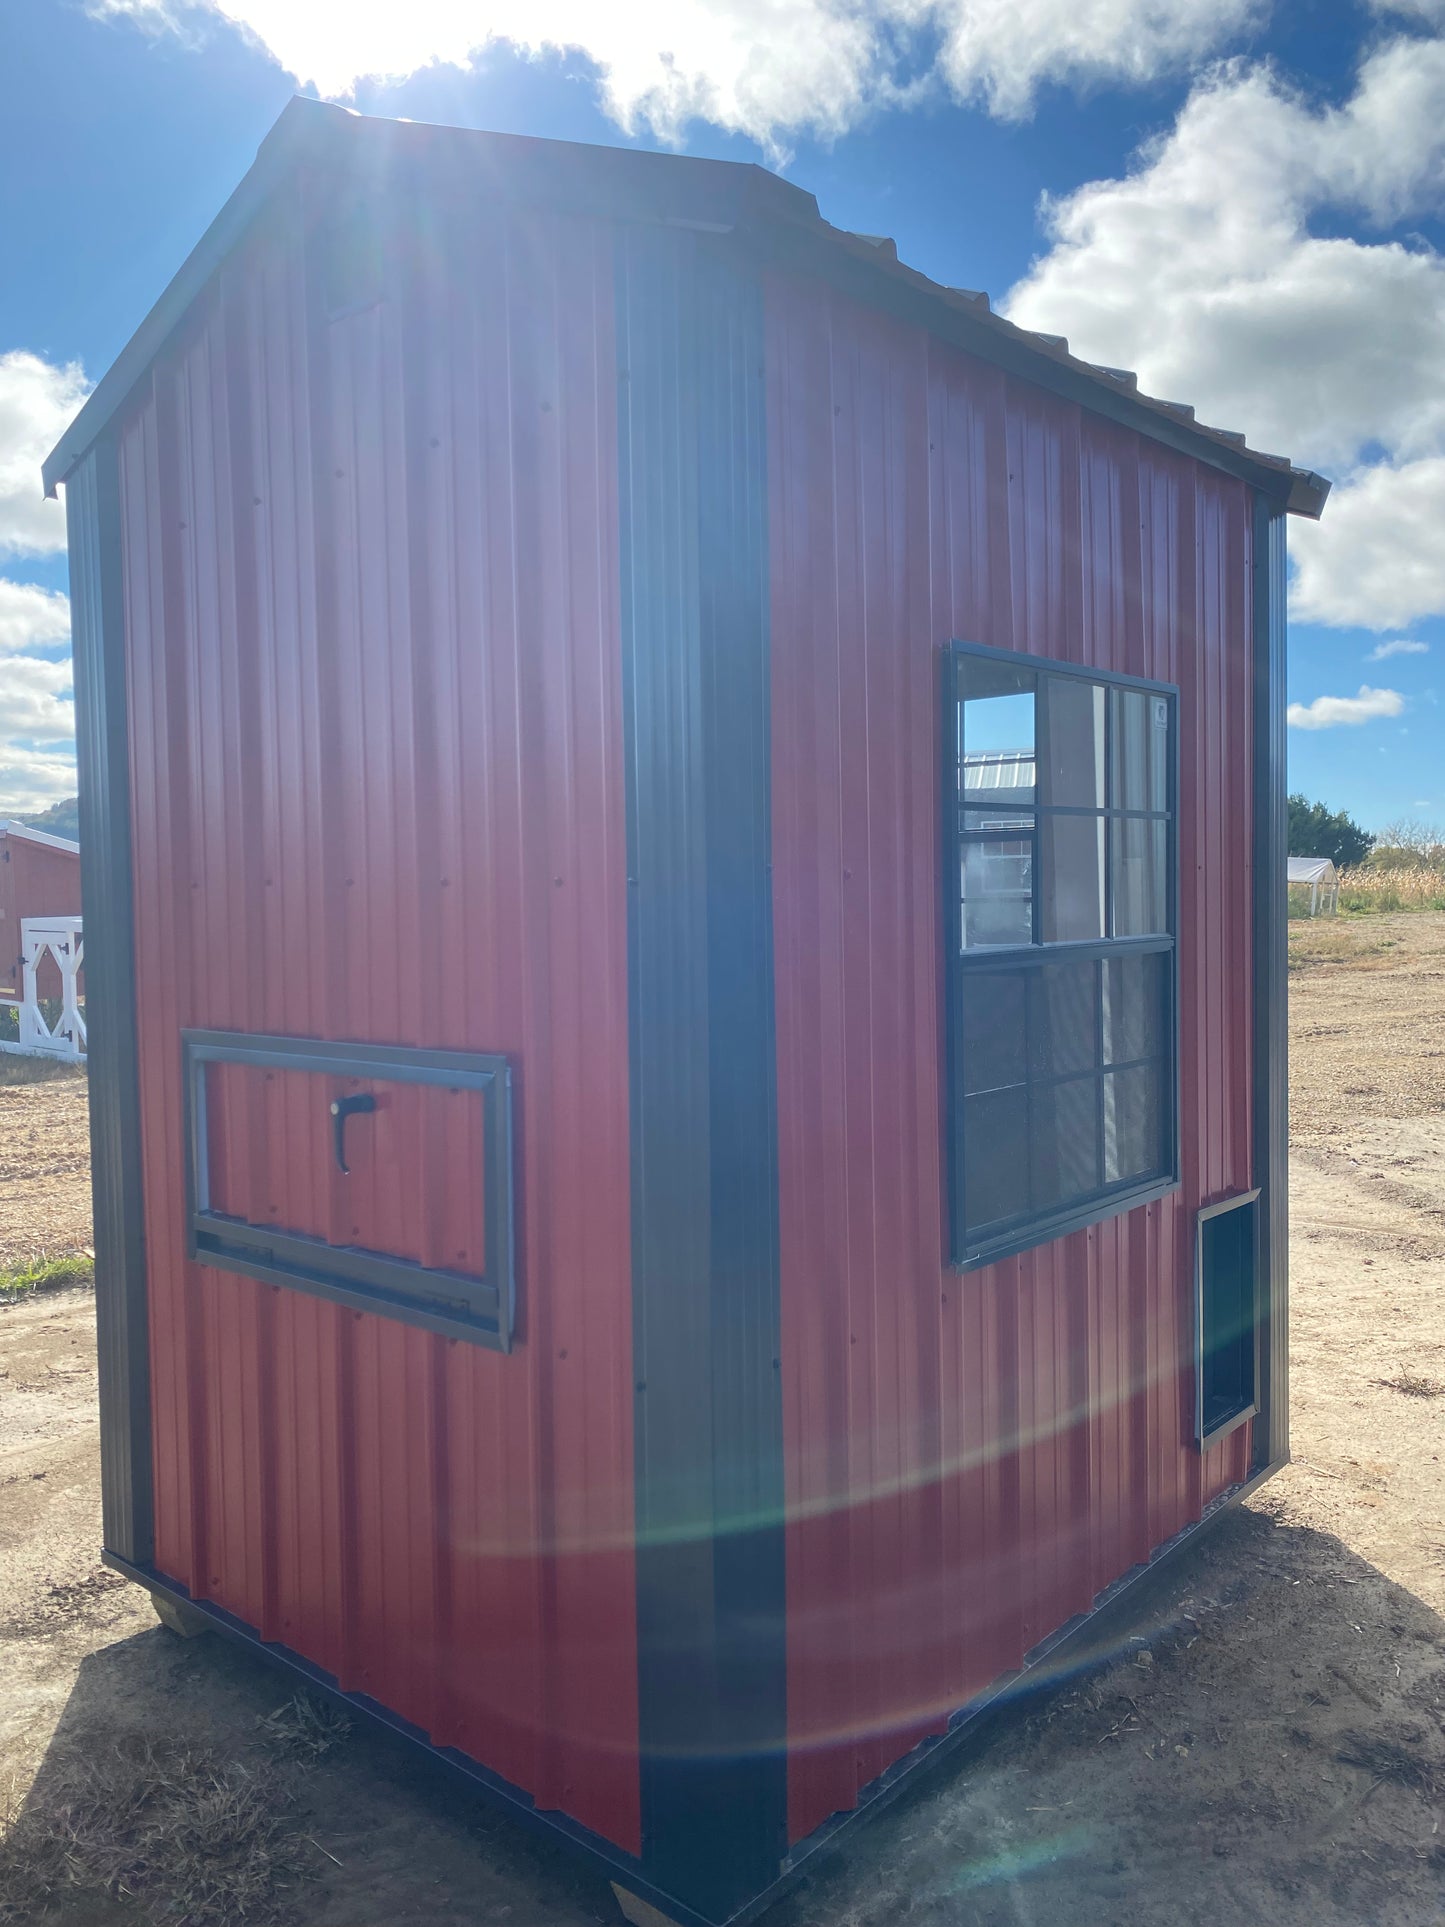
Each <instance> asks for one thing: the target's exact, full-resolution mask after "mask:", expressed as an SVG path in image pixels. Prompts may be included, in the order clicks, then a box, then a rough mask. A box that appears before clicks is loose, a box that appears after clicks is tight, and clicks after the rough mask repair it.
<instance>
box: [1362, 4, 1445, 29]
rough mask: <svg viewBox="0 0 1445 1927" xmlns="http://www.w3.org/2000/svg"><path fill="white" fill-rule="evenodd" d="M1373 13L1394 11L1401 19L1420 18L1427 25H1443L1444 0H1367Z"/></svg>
mask: <svg viewBox="0 0 1445 1927" xmlns="http://www.w3.org/2000/svg"><path fill="white" fill-rule="evenodd" d="M1369 4H1370V10H1371V12H1373V13H1394V14H1398V15H1399V16H1400V18H1401V19H1402V20H1420V21H1423V22H1424V23H1425V25H1426V26H1429V27H1445V0H1369Z"/></svg>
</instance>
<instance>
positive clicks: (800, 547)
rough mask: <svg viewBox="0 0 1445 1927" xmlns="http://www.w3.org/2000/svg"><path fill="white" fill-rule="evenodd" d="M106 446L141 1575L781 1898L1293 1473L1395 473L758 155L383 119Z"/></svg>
mask: <svg viewBox="0 0 1445 1927" xmlns="http://www.w3.org/2000/svg"><path fill="white" fill-rule="evenodd" d="M46 479H47V484H48V485H49V486H51V487H54V486H56V485H57V484H58V483H60V482H64V483H65V485H66V491H67V503H68V509H69V518H70V543H71V582H72V593H73V608H74V620H75V649H76V691H77V707H78V716H79V744H80V755H81V767H82V774H83V779H84V780H83V784H82V789H81V806H82V824H83V833H84V834H83V843H84V850H85V863H86V937H87V944H88V954H89V960H90V968H91V977H92V1000H93V1004H94V1007H95V1008H94V1017H95V1021H94V1025H93V1035H94V1047H93V1050H92V1055H91V1084H92V1120H93V1134H94V1153H95V1158H94V1165H95V1186H96V1247H97V1291H98V1301H99V1308H100V1317H101V1363H102V1399H103V1432H104V1445H105V1455H104V1465H105V1554H106V1557H107V1559H108V1560H109V1561H110V1563H111V1564H112V1565H113V1566H115V1567H116V1568H117V1569H118V1570H120V1571H123V1572H126V1573H128V1574H130V1575H131V1576H132V1577H134V1578H135V1579H137V1580H138V1581H139V1582H140V1583H141V1584H143V1585H145V1586H147V1587H149V1588H150V1589H151V1590H152V1592H153V1593H154V1594H155V1595H156V1596H157V1598H158V1599H159V1600H162V1601H164V1602H166V1603H167V1609H168V1610H172V1611H174V1610H176V1609H181V1610H183V1611H184V1612H187V1613H191V1614H197V1615H200V1617H201V1618H202V1619H203V1620H204V1622H205V1623H209V1624H213V1625H217V1626H220V1627H223V1628H225V1629H226V1630H228V1631H229V1632H231V1633H233V1634H234V1635H236V1636H237V1637H240V1638H243V1639H247V1640H250V1641H253V1642H259V1643H261V1644H263V1645H264V1647H265V1649H266V1650H267V1651H268V1652H269V1653H271V1654H272V1655H273V1656H275V1657H276V1658H277V1659H278V1660H280V1661H282V1662H283V1663H285V1664H286V1665H288V1666H289V1667H291V1668H292V1669H293V1670H294V1671H296V1672H298V1673H300V1674H302V1675H304V1676H305V1677H306V1678H308V1679H311V1680H313V1681H314V1682H316V1683H318V1684H319V1685H322V1686H324V1687H326V1688H327V1689H329V1690H331V1691H334V1692H337V1693H339V1694H342V1695H345V1696H346V1697H347V1698H348V1699H349V1700H350V1701H352V1702H353V1703H355V1704H357V1705H359V1706H362V1707H364V1708H365V1709H366V1710H368V1711H369V1712H370V1713H371V1714H373V1715H374V1716H375V1717H377V1718H378V1719H381V1720H384V1721H387V1722H389V1723H390V1724H391V1725H393V1726H394V1727H396V1728H398V1729H399V1730H401V1731H403V1732H405V1733H407V1734H408V1735H410V1736H411V1738H412V1739H414V1740H415V1741H416V1742H417V1743H418V1744H419V1745H421V1746H424V1747H426V1748H428V1749H430V1750H432V1751H433V1752H436V1753H438V1754H440V1755H442V1756H444V1757H445V1758H446V1759H447V1760H449V1761H450V1762H452V1763H453V1765H455V1766H456V1767H457V1768H458V1770H459V1771H461V1772H463V1773H465V1774H467V1775H469V1776H470V1777H471V1779H472V1780H473V1782H474V1783H475V1784H476V1785H477V1786H479V1787H481V1788H483V1789H484V1790H485V1791H486V1792H487V1793H488V1794H489V1795H491V1796H492V1797H495V1798H496V1799H498V1800H500V1801H501V1802H503V1803H504V1804H506V1805H507V1806H508V1807H509V1808H510V1809H511V1810H512V1811H513V1812H514V1813H515V1814H517V1815H518V1816H520V1817H522V1818H524V1819H525V1820H527V1821H528V1822H530V1823H532V1824H536V1825H540V1826H542V1827H545V1828H547V1829H550V1830H553V1831H555V1832H558V1833H561V1834H562V1835H565V1836H566V1837H568V1838H569V1839H571V1840H572V1841H574V1842H575V1843H577V1844H578V1845H579V1846H581V1847H582V1848H584V1849H585V1850H587V1851H588V1852H590V1853H591V1854H592V1855H593V1856H594V1857H595V1859H596V1861H597V1862H598V1863H599V1864H600V1865H601V1866H603V1867H605V1868H606V1869H607V1870H608V1871H609V1872H611V1873H612V1874H613V1875H614V1876H615V1877H616V1878H617V1880H618V1881H619V1882H620V1883H621V1884H622V1885H623V1886H624V1887H626V1888H628V1889H630V1890H631V1891H632V1892H633V1893H635V1894H640V1895H642V1896H644V1897H645V1898H647V1899H649V1900H650V1901H652V1902H653V1903H655V1904H656V1905H657V1906H659V1907H661V1908H663V1909H665V1910H666V1911H667V1912H668V1913H669V1914H671V1915H672V1916H673V1917H675V1918H676V1919H677V1920H679V1921H682V1922H685V1923H689V1924H690V1927H709V1924H711V1923H719V1922H724V1921H729V1920H735V1919H738V1918H741V1917H743V1916H746V1915H748V1914H750V1913H752V1912H754V1911H756V1909H757V1908H758V1907H759V1906H760V1905H762V1904H763V1903H764V1902H765V1901H766V1899H767V1898H768V1897H769V1896H770V1895H771V1894H772V1893H774V1892H776V1891H777V1889H778V1886H779V1883H781V1882H784V1881H786V1880H787V1879H788V1878H790V1877H791V1876H792V1875H794V1874H795V1873H796V1872H797V1870H798V1869H799V1868H800V1867H801V1866H802V1865H803V1864H804V1863H805V1862H806V1860H807V1857H808V1855H809V1854H810V1853H811V1852H812V1851H813V1850H814V1849H815V1848H816V1847H817V1846H818V1844H819V1843H820V1842H821V1841H823V1840H825V1839H830V1838H832V1837H833V1835H834V1833H835V1831H836V1829H837V1827H838V1825H839V1824H840V1820H841V1819H844V1818H847V1817H851V1816H854V1815H856V1814H858V1813H861V1812H863V1811H865V1810H866V1809H867V1808H868V1807H869V1806H870V1805H876V1803H877V1801H878V1800H879V1799H880V1798H882V1797H885V1796H886V1795H887V1794H888V1793H890V1792H891V1791H892V1790H893V1789H894V1788H895V1787H896V1786H898V1785H899V1784H901V1783H902V1782H903V1781H904V1780H905V1779H906V1777H907V1775H908V1774H909V1772H910V1771H912V1770H913V1769H914V1768H915V1767H917V1766H919V1765H920V1764H922V1763H923V1762H924V1761H925V1760H926V1759H928V1758H930V1757H936V1756H937V1755H938V1754H939V1753H940V1752H943V1751H946V1750H947V1748H948V1747H949V1745H950V1744H951V1743H952V1742H953V1741H954V1740H956V1739H957V1738H958V1737H959V1736H960V1735H962V1734H963V1733H965V1732H966V1731H967V1730H968V1729H969V1726H970V1723H971V1722H972V1721H973V1720H974V1719H976V1717H977V1716H978V1715H979V1714H980V1713H981V1711H982V1710H983V1709H984V1708H986V1707H988V1706H990V1705H993V1704H996V1703H997V1702H998V1701H999V1700H1000V1699H1001V1698H1003V1697H1005V1696H1006V1695H1008V1694H1009V1693H1010V1692H1013V1691H1016V1690H1018V1689H1019V1688H1020V1686H1021V1685H1022V1684H1024V1683H1026V1682H1029V1681H1030V1680H1033V1679H1037V1678H1039V1677H1040V1676H1042V1675H1045V1674H1046V1673H1047V1671H1048V1668H1049V1667H1050V1666H1051V1665H1052V1664H1055V1663H1057V1662H1058V1661H1059V1659H1060V1656H1061V1655H1062V1654H1063V1653H1065V1652H1067V1650H1068V1649H1069V1644H1070V1642H1071V1641H1072V1640H1075V1639H1078V1638H1080V1637H1088V1636H1092V1635H1093V1633H1094V1632H1095V1630H1096V1629H1097V1625H1098V1616H1099V1614H1100V1613H1102V1612H1104V1611H1105V1610H1111V1611H1112V1610H1119V1609H1122V1608H1121V1606H1120V1602H1121V1601H1127V1598H1128V1585H1129V1582H1130V1581H1131V1580H1132V1579H1133V1578H1134V1577H1136V1576H1137V1575H1138V1574H1140V1573H1141V1572H1144V1571H1147V1570H1149V1569H1150V1568H1151V1567H1152V1566H1154V1565H1156V1564H1157V1563H1158V1561H1160V1560H1161V1559H1163V1558H1167V1557H1168V1556H1170V1555H1171V1553H1172V1552H1173V1551H1174V1550H1175V1549H1176V1548H1178V1547H1179V1546H1181V1545H1183V1544H1187V1543H1188V1541H1189V1539H1190V1538H1191V1536H1192V1535H1193V1534H1194V1533H1196V1532H1197V1531H1198V1530H1199V1529H1200V1528H1201V1526H1202V1525H1203V1524H1204V1522H1206V1521H1207V1520H1208V1519H1209V1518H1210V1517H1212V1516H1213V1515H1214V1514H1215V1513H1216V1512H1217V1511H1218V1510H1219V1508H1220V1507H1221V1506H1223V1505H1224V1504H1226V1503H1228V1502H1230V1501H1233V1500H1236V1499H1238V1498H1239V1497H1240V1495H1241V1494H1242V1493H1244V1492H1245V1491H1247V1490H1249V1488H1250V1486H1251V1484H1252V1483H1253V1482H1254V1481H1256V1480H1257V1479H1259V1478H1261V1477H1263V1476H1265V1475H1267V1474H1268V1473H1269V1472H1271V1471H1273V1470H1274V1469H1275V1468H1277V1467H1278V1466H1279V1465H1280V1464H1282V1463H1283V1462H1284V1459H1285V1457H1286V1455H1287V1391H1286V1388H1287V1358H1286V1247H1285V1191H1284V1186H1285V1119H1284V1107H1285V1081H1284V1080H1285V1034H1284V985H1285V975H1284V935H1285V931H1284V922H1283V917H1284V907H1285V890H1284V884H1283V875H1284V860H1285V842H1284V823H1285V784H1284V633H1285V632H1284V623H1285V607H1284V586H1285V546H1284V528H1285V517H1286V515H1287V514H1288V513H1291V512H1294V513H1300V514H1305V515H1309V516H1315V515H1318V514H1319V512H1320V510H1321V507H1322V506H1323V502H1324V497H1325V493H1326V488H1327V484H1325V483H1323V482H1321V481H1320V479H1319V478H1318V477H1316V476H1313V475H1310V474H1307V473H1304V472H1302V471H1298V470H1295V469H1293V468H1291V466H1290V464H1289V463H1288V462H1287V461H1285V460H1282V459H1280V458H1277V457H1273V456H1268V455H1261V454H1259V453H1257V452H1255V451H1254V450H1252V449H1250V448H1249V447H1248V446H1247V445H1246V444H1245V442H1244V440H1243V438H1242V437H1241V436H1239V435H1237V434H1232V433H1227V432H1224V431H1220V430H1214V429H1209V428H1205V427H1203V426H1202V425H1200V424H1199V423H1197V422H1196V421H1195V419H1194V416H1193V411H1192V410H1191V409H1188V408H1185V407H1180V406H1178V405H1175V404H1171V403H1166V402H1160V401H1155V400H1152V399H1150V398H1149V397H1147V396H1144V395H1141V394H1140V393H1139V392H1138V384H1137V382H1136V381H1135V379H1134V378H1133V377H1132V376H1131V375H1128V374H1127V373H1122V372H1120V371H1118V370H1114V369H1108V368H1099V367H1094V366H1091V365H1089V364H1088V363H1086V362H1084V361H1081V360H1079V359H1078V358H1077V357H1075V356H1072V355H1070V353H1069V352H1068V348H1067V345H1066V344H1064V343H1062V342H1059V341H1057V340H1054V339H1052V338H1049V337H1043V336H1037V335H1031V334H1027V333H1025V332H1023V331H1021V330H1019V329H1017V328H1015V327H1013V326H1011V325H1010V324H1009V323H1008V322H1006V321H1004V320H1002V319H1000V318H999V317H997V316H996V315H994V314H993V313H992V312H991V310H990V308H989V305H988V302H987V300H986V299H985V298H984V297H983V296H980V295H975V294H970V293H967V292H963V291H960V290H957V289H949V288H944V287H940V286H937V285H935V284H934V283H932V282H930V281H928V280H926V279H924V277H922V276H921V275H919V274H916V273H914V272H912V271H911V270H909V269H908V268H906V267H904V266H903V265H902V264H900V262H899V261H898V259H897V255H896V252H895V250H894V248H893V246H892V244H891V243H888V242H878V241H876V240H871V239H869V238H867V237H864V236H860V235H856V234H850V233H845V232H842V231H840V230H838V229H835V228H832V227H830V226H828V224H827V223H826V222H825V221H823V220H822V219H821V217H820V216H819V214H818V210H817V207H816V205H815V203H814V201H813V200H812V197H811V196H810V195H808V194H806V193H803V192H802V191H800V190H799V189H798V188H796V187H793V186H790V185H789V184H787V183H785V182H783V181H781V180H779V179H777V178H775V177H774V176H772V175H769V174H767V173H765V172H763V171H762V170H760V169H758V168H753V167H745V166H737V165H733V164H727V163H719V162H711V161H701V160H691V159H683V158H679V157H675V156H661V155H653V154H643V153H638V152H633V151H623V150H603V149H588V148H582V147H572V146H565V145H561V144H557V143H551V142H546V141H529V140H523V139H516V138H511V137H503V136H499V135H488V134H478V133H470V132H463V131H458V130H452V129H438V128H428V127H422V126H416V125H410V124H391V123H386V122H378V121H370V120H365V119H362V118H360V117H357V116H354V115H351V114H347V113H344V112H342V111H341V110H339V109H336V108H331V107H326V106H322V105H318V104H317V103H315V102H309V101H297V102H295V103H293V105H292V106H291V107H290V108H288V109H287V111H286V113H285V114H284V115H283V117H282V120H281V122H280V123H279V125H278V127H277V128H276V129H275V131H274V132H273V133H272V135H271V136H270V137H269V138H268V140H267V142H266V143H265V145H264V147H263V149H262V151H261V153H260V155H259V157H258V159H257V162H256V165H255V167H254V168H253V170H252V172H251V174H250V175H249V176H248V177H247V179H246V181H245V182H244V183H243V184H242V186H241V188H240V189H239V190H238V191H237V193H236V195H235V196H234V197H233V199H232V201H231V202H230V203H229V204H228V206H227V208H226V209H225V210H224V211H223V213H222V214H221V216H220V217H219V218H218V220H217V222H216V224H215V226H214V227H213V228H212V229H211V231H210V233H209V234H208V235H207V236H206V237H205V239H204V240H203V241H202V242H201V244H200V246H199V247H198V248H197V250H196V252H195V253H194V254H193V255H192V257H191V258H190V260H189V261H188V262H187V263H186V265H185V267H184V268H183V270H182V271H181V273H180V275H179V276H178V277H177V279H176V281H175V282H174V283H173V285H172V287H171V288H170V290H169V291H168V292H167V293H166V295H165V296H164V297H163V298H162V300H161V302H160V303H159V305H158V306H157V308H156V309H155V310H154V312H153V313H152V314H151V316H150V317H149V319H148V320H147V321H146V322H145V323H144V324H143V326H142V327H141V329H140V331H139V332H138V334H137V335H136V337H135V339H134V340H133V341H132V343H131V344H130V346H129V347H128V348H127V349H126V350H125V352H124V353H123V355H122V356H121V358H120V360H119V361H118V362H117V364H116V366H115V368H113V369H112V370H111V372H110V373H109V374H108V375H107V376H106V378H105V379H104V380H103V381H102V382H101V383H100V385H99V387H98V388H97V389H96V391H95V393H94V394H93V395H92V397H91V399H90V400H89V401H88V402H87V404H86V406H85V408H84V409H83V411H82V412H81V414H80V416H79V418H78V420H77V422H76V423H75V425H74V427H73V428H72V430H71V432H70V433H69V434H67V435H66V437H65V438H64V440H63V441H62V443H61V445H60V446H59V448H58V449H57V450H56V451H55V453H54V455H53V456H52V457H51V459H50V462H49V463H48V464H47V468H46Z"/></svg>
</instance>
